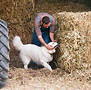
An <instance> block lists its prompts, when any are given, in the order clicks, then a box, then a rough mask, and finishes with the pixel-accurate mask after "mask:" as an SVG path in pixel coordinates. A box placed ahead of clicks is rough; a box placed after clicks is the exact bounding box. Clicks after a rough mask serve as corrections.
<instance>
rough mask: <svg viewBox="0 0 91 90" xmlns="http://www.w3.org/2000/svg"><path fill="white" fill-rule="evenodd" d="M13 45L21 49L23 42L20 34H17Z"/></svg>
mask: <svg viewBox="0 0 91 90" xmlns="http://www.w3.org/2000/svg"><path fill="white" fill-rule="evenodd" d="M13 46H14V47H15V48H16V49H17V50H19V51H20V50H21V48H22V46H23V43H22V42H21V39H20V37H19V36H15V37H14V39H13Z"/></svg>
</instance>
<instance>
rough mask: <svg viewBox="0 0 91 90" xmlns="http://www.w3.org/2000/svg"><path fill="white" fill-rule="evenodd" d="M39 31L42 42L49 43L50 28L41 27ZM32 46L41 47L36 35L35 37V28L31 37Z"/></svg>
mask: <svg viewBox="0 0 91 90" xmlns="http://www.w3.org/2000/svg"><path fill="white" fill-rule="evenodd" d="M40 30H41V33H42V38H43V39H44V41H45V42H46V43H47V44H48V43H49V42H51V39H50V35H49V33H50V27H49V28H43V27H41V28H40ZM32 44H35V45H37V46H41V42H40V41H39V39H38V37H37V35H36V31H35V28H34V32H33V37H32Z"/></svg>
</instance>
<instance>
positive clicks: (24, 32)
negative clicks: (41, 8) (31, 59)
mask: <svg viewBox="0 0 91 90" xmlns="http://www.w3.org/2000/svg"><path fill="white" fill-rule="evenodd" d="M34 17H35V16H34V0H2V1H0V19H3V20H5V21H6V22H7V24H8V28H9V37H10V47H11V50H10V52H11V53H12V55H11V56H13V52H15V50H14V51H12V50H13V46H12V39H13V37H14V36H15V35H19V36H20V37H21V38H22V40H23V43H30V42H31V37H32V29H33V26H34Z"/></svg>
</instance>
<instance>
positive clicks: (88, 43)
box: [54, 12, 91, 72]
mask: <svg viewBox="0 0 91 90" xmlns="http://www.w3.org/2000/svg"><path fill="white" fill-rule="evenodd" d="M54 17H55V19H56V21H57V22H56V25H57V30H56V32H55V36H56V37H55V38H56V39H57V40H58V42H60V45H59V46H60V47H59V48H58V50H57V51H58V52H57V54H56V55H55V56H56V60H57V64H58V66H59V67H60V68H63V69H65V70H67V71H69V72H71V71H73V70H76V69H80V70H82V69H90V68H91V55H90V54H91V12H76V13H73V12H60V13H57V14H54Z"/></svg>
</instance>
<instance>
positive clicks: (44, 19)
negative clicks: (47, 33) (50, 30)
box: [42, 16, 50, 24]
mask: <svg viewBox="0 0 91 90" xmlns="http://www.w3.org/2000/svg"><path fill="white" fill-rule="evenodd" d="M42 22H43V23H45V24H48V23H49V22H50V18H49V17H48V16H44V17H43V18H42Z"/></svg>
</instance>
